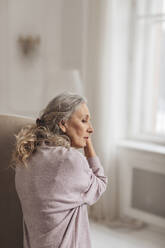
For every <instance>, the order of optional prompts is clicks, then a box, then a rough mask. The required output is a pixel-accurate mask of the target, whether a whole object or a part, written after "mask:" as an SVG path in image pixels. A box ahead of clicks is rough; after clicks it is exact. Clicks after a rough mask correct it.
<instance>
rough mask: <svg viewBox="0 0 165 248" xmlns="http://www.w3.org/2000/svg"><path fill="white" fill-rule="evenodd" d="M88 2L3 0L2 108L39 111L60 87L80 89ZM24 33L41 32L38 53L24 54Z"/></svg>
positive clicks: (0, 8)
mask: <svg viewBox="0 0 165 248" xmlns="http://www.w3.org/2000/svg"><path fill="white" fill-rule="evenodd" d="M83 4H84V2H83V1H81V0H70V1H69V2H68V1H66V0H47V1H45V0H35V1H33V0H14V1H12V0H1V1H0V31H1V41H0V42H1V43H0V44H1V46H0V54H1V56H0V112H1V113H12V114H21V115H28V116H36V115H37V114H38V112H39V110H41V109H42V108H43V107H44V106H45V104H47V102H48V101H49V100H50V99H51V98H52V97H54V96H55V95H56V94H58V93H60V92H61V91H64V90H70V91H77V92H79V93H81V89H80V86H79V85H78V86H77V85H75V84H76V83H77V84H78V83H79V82H80V81H81V79H82V70H83V66H82V61H83V49H84V48H83V44H84V41H83V37H84V36H83V35H84V34H83V30H84V27H83V25H84V5H83ZM20 35H21V36H26V35H32V36H33V37H36V36H37V35H39V36H40V44H39V46H38V47H37V48H36V50H35V51H34V52H33V53H31V54H29V55H26V56H25V55H23V53H22V51H21V47H20V44H19V42H18V39H19V37H20ZM73 70H76V72H75V71H74V72H75V74H74V73H73V75H70V72H71V71H73ZM77 72H78V73H77ZM78 76H80V78H77V77H78Z"/></svg>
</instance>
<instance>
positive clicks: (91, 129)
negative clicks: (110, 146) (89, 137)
mask: <svg viewBox="0 0 165 248" xmlns="http://www.w3.org/2000/svg"><path fill="white" fill-rule="evenodd" d="M88 132H89V133H93V132H94V129H93V127H92V125H91V124H90V125H89V128H88Z"/></svg>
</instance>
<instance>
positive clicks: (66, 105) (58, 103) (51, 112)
mask: <svg viewBox="0 0 165 248" xmlns="http://www.w3.org/2000/svg"><path fill="white" fill-rule="evenodd" d="M81 103H87V100H86V98H85V97H82V96H80V95H77V94H73V93H71V92H64V93H62V94H59V95H57V96H56V97H55V98H54V99H52V100H51V101H50V102H49V104H48V105H47V107H46V108H45V109H44V110H43V111H42V112H41V114H40V119H39V123H41V125H43V126H46V127H47V128H48V129H49V130H50V132H52V133H54V134H58V135H62V134H64V133H63V132H62V130H61V128H60V127H59V122H61V121H67V120H68V119H69V118H70V117H71V116H72V114H73V113H74V112H75V111H76V109H77V108H78V107H79V105H80V104H81Z"/></svg>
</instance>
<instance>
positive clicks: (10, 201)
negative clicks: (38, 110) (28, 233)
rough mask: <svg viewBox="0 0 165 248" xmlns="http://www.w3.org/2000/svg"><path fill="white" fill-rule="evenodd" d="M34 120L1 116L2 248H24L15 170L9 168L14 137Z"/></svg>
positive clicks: (0, 197) (0, 207) (0, 241)
mask: <svg viewBox="0 0 165 248" xmlns="http://www.w3.org/2000/svg"><path fill="white" fill-rule="evenodd" d="M31 123H34V120H33V119H30V118H25V117H21V116H12V115H10V116H9V115H0V247H2V248H23V228H22V211H21V206H20V202H19V199H18V196H17V193H16V190H15V180H14V176H15V173H14V169H12V168H11V167H9V164H10V160H11V154H12V150H13V147H14V144H15V137H14V135H15V134H17V133H18V132H19V130H20V129H21V128H22V127H23V126H25V125H26V124H31Z"/></svg>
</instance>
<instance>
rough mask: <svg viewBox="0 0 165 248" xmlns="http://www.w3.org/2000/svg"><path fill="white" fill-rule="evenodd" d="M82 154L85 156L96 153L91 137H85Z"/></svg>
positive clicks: (88, 156) (92, 155)
mask: <svg viewBox="0 0 165 248" xmlns="http://www.w3.org/2000/svg"><path fill="white" fill-rule="evenodd" d="M84 155H85V156H86V157H87V158H90V157H95V156H96V153H95V150H94V147H93V144H92V141H91V138H88V139H87V142H86V146H85V147H84Z"/></svg>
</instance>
